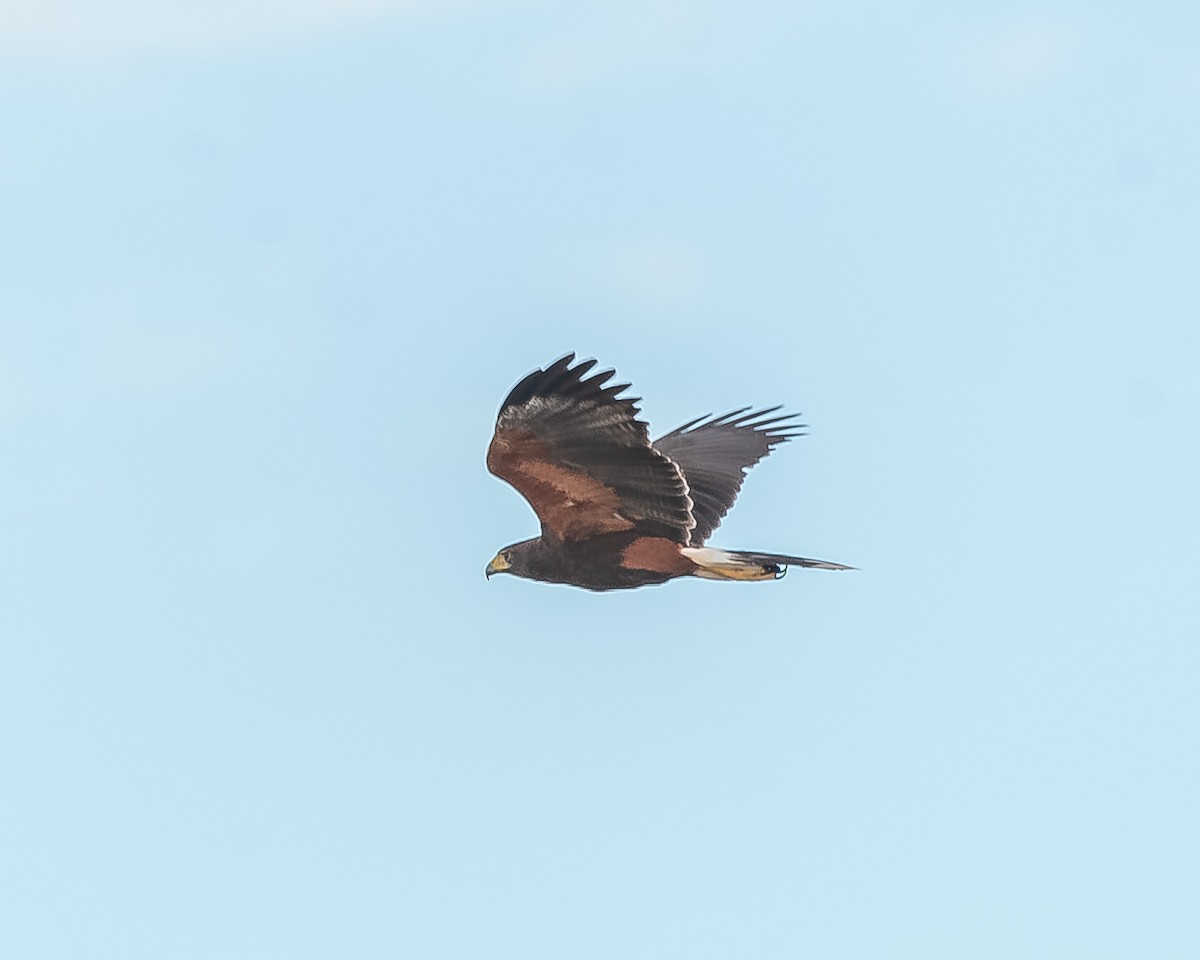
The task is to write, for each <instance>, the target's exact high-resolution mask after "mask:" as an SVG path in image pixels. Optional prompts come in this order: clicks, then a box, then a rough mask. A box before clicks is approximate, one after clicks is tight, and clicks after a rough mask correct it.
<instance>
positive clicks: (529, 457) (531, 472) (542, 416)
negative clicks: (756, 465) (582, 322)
mask: <svg viewBox="0 0 1200 960" xmlns="http://www.w3.org/2000/svg"><path fill="white" fill-rule="evenodd" d="M574 359H575V354H573V353H569V354H567V355H566V356H565V357H563V358H562V359H561V360H557V361H555V362H554V363H552V364H551V365H550V366H548V367H547V368H546V369H545V370H535V371H534V372H533V373H531V374H530V375H529V376H527V377H526V378H525V379H524V380H522V381H521V382H520V383H518V384H517V385H516V386H515V387H513V388H512V391H511V392H510V393H509V395H508V397H507V398H506V399H505V401H504V403H503V405H502V406H501V407H500V413H499V415H498V416H497V418H496V432H495V435H494V436H493V437H492V442H491V445H490V446H489V447H488V454H487V466H488V470H490V471H491V472H492V473H494V474H495V475H496V476H498V477H499V478H500V479H501V480H505V481H507V482H508V483H510V484H512V485H513V486H514V487H516V489H517V491H518V492H519V493H520V494H521V496H523V497H524V498H525V499H526V500H528V501H529V505H530V506H531V507H533V509H534V512H535V513H536V514H537V515H538V519H539V520H541V522H542V535H543V536H547V535H549V536H552V537H555V538H558V539H560V540H585V539H587V538H589V537H594V536H597V535H599V534H603V533H618V532H621V531H625V530H634V531H637V532H639V533H643V534H645V535H646V536H653V537H666V538H668V539H670V540H673V541H675V542H677V543H687V542H688V534H689V532H690V531H691V529H692V526H693V525H694V522H695V521H694V520H693V519H692V512H691V511H692V501H691V499H690V498H689V497H688V489H687V483H686V482H685V481H684V479H683V474H682V473H681V472H680V469H679V467H677V466H676V465H675V464H674V463H672V462H671V460H670V459H669V458H667V457H666V456H664V455H663V454H661V453H659V452H658V451H657V450H655V449H654V448H653V447H652V446H651V445H650V435H649V433H648V432H647V430H646V424H645V423H643V422H642V421H641V420H638V419H637V414H638V408H637V406H636V403H637V400H638V399H639V398H636V397H634V398H623V399H618V397H617V394H619V393H620V392H621V391H622V390H624V389H625V388H626V387H628V386H629V384H627V383H621V384H617V385H615V386H611V387H605V386H604V383H606V382H607V381H608V380H609V379H610V378H611V377H612V375H613V371H611V370H606V371H603V372H601V373H598V374H596V375H595V376H593V377H589V378H588V379H586V380H585V379H584V378H583V376H584V374H585V373H587V372H588V371H589V370H591V369H592V367H594V366H595V365H596V361H595V360H585V361H583V362H582V363H579V364H576V365H575V366H574V367H572V366H571V363H572V361H573V360H574Z"/></svg>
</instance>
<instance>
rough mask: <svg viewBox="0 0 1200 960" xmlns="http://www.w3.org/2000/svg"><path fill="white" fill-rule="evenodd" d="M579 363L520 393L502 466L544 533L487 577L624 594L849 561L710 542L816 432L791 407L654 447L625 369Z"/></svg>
mask: <svg viewBox="0 0 1200 960" xmlns="http://www.w3.org/2000/svg"><path fill="white" fill-rule="evenodd" d="M574 361H575V354H574V353H569V354H567V355H566V356H564V357H562V358H561V359H559V360H556V361H555V362H554V363H552V364H550V365H549V366H548V367H546V368H545V369H544V370H535V371H534V372H533V373H531V374H529V376H527V377H525V379H524V380H522V381H521V382H520V383H518V384H517V385H516V386H515V387H513V388H512V390H511V391H510V392H509V394H508V396H507V397H506V398H505V400H504V403H503V404H502V405H501V407H500V413H499V414H498V416H497V417H496V430H495V433H494V435H493V436H492V442H491V444H490V445H489V446H488V452H487V467H488V470H489V471H491V472H492V473H493V474H495V475H496V476H497V477H499V478H500V479H501V480H504V481H505V482H507V483H509V484H511V485H512V486H513V487H515V488H516V490H517V492H518V493H520V494H521V496H523V497H524V498H525V499H526V500H527V501H529V505H530V506H531V507H533V510H534V512H535V513H536V514H537V516H538V519H539V520H540V521H541V525H542V534H541V536H539V537H534V538H533V539H530V540H523V541H521V542H520V543H514V544H512V545H510V546H507V547H505V548H504V549H503V550H501V551H500V552H499V553H497V554H496V556H495V557H494V558H493V559H492V561H491V563H489V564H488V565H487V570H486V573H487V576H488V577H489V578H490V577H491V576H492V574H494V573H511V574H515V575H516V576H518V577H525V578H527V579H529V580H541V581H545V582H548V583H565V584H570V585H572V586H576V587H584V588H585V589H588V590H620V589H627V588H631V587H641V586H645V585H647V584H657V583H665V582H666V581H668V580H673V579H675V578H676V577H705V578H707V579H711V580H777V579H779V578H780V577H782V576H783V575H784V573H786V572H787V568H788V566H789V565H793V564H794V565H795V566H799V567H816V568H818V569H820V570H852V569H854V568H853V567H847V566H844V565H843V564H840V563H829V562H828V561H825V560H810V559H807V558H805V557H792V556H786V555H784V554H776V553H756V552H751V551H745V550H719V549H717V548H715V547H708V546H705V543H706V542H707V540H708V538H709V537H710V536H711V535H712V533H713V531H714V530H716V528H717V526H718V524H720V522H721V519H722V518H723V517H724V516H725V514H726V513H727V512H728V511H729V508H730V507H731V506H733V501H734V499H735V498H736V497H737V495H738V491H739V490H741V488H742V481H743V480H744V479H745V476H746V471H747V470H749V469H750V468H751V467H752V466H754V464H756V463H758V461H760V460H761V459H763V457H765V456H767V455H768V454H769V453H770V452H771V451H772V450H773V449H774V448H775V447H776V446H777V445H779V444H781V443H784V442H785V441H787V440H790V439H792V438H793V437H796V436H800V428H801V427H803V426H804V424H801V423H796V422H795V420H796V415H795V414H778V415H775V416H773V414H776V412H777V411H778V410H780V409H781V408H780V407H770V408H767V409H764V410H753V409H751V408H750V407H743V408H742V409H740V410H734V411H731V412H730V413H726V414H724V415H722V416H719V417H713V416H711V415H710V416H704V417H698V418H697V419H695V420H691V421H689V422H688V423H685V424H683V425H682V426H680V427H677V428H676V429H674V430H672V431H671V432H670V433H668V434H665V435H664V436H662V437H659V438H658V439H657V440H655V441H653V442H651V440H650V434H649V431H648V428H647V426H646V424H645V422H643V421H642V420H639V419H638V414H639V412H640V410H639V408H638V407H637V403H638V402H639V401H640V399H641V398H640V397H622V396H620V394H621V393H622V392H623V391H624V390H626V389H627V388H628V387H629V384H627V383H618V384H614V385H612V386H605V384H606V383H608V381H609V380H610V379H612V377H613V376H614V371H612V370H605V371H601V372H599V373H596V374H594V375H592V376H586V375H587V374H588V373H589V372H590V371H591V369H592V368H593V367H594V366H595V365H596V361H595V360H583V361H581V362H579V363H575V364H574V366H572V364H573V363H574Z"/></svg>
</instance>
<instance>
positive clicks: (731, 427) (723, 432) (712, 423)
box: [654, 407, 804, 546]
mask: <svg viewBox="0 0 1200 960" xmlns="http://www.w3.org/2000/svg"><path fill="white" fill-rule="evenodd" d="M750 409H751V408H750V407H742V408H741V409H740V410H732V411H730V412H729V413H726V414H723V415H721V416H719V417H697V418H696V419H695V420H691V421H689V422H688V423H685V424H683V426H680V427H676V428H675V429H674V430H672V431H671V432H670V433H668V434H665V435H664V436H661V437H659V438H658V439H657V440H655V441H654V448H655V449H656V450H658V451H659V452H660V453H663V454H665V455H666V456H668V457H670V458H671V459H672V460H674V461H675V462H676V463H677V464H679V468H680V469H681V470H682V471H683V476H684V479H686V480H687V484H688V490H689V495H690V496H691V498H692V515H693V516H694V517H695V520H696V526H695V527H694V528H693V529H692V537H691V544H692V545H693V546H698V545H700V544H703V543H704V542H705V541H707V540H708V538H709V537H710V536H712V533H713V531H714V530H716V529H717V527H718V526H719V525H720V523H721V520H722V519H723V518H724V516H725V514H727V513H728V512H729V508H730V507H732V506H733V502H734V500H736V499H737V495H738V492H739V491H740V490H741V489H742V483H743V481H744V480H745V478H746V471H747V470H749V469H750V468H751V467H752V466H754V465H755V464H756V463H758V462H759V461H760V460H762V459H763V458H764V457H765V456H767V455H768V454H769V453H770V452H771V450H772V449H774V448H775V447H776V446H777V445H778V444H781V443H784V442H786V441H788V440H791V439H792V438H793V437H798V436H801V435H802V428H803V427H804V424H802V423H796V422H795V419H796V417H797V416H798V414H781V415H779V416H775V417H771V416H769V414H772V413H774V412H775V411H776V410H779V409H781V408H780V407H769V408H767V409H765V410H757V411H753V412H747V411H750Z"/></svg>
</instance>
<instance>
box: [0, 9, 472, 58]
mask: <svg viewBox="0 0 1200 960" xmlns="http://www.w3.org/2000/svg"><path fill="white" fill-rule="evenodd" d="M477 2H486V0H258V2H255V3H244V2H239V0H206V2H195V0H110V2H107V3H97V2H94V0H12V2H8V3H4V4H0V51H3V52H8V53H10V54H16V55H20V56H24V57H28V58H31V59H40V58H57V57H72V58H75V57H84V58H89V57H90V58H99V59H103V58H108V57H112V56H120V55H124V54H128V53H139V52H185V53H186V52H204V51H207V50H225V49H237V48H239V47H243V46H255V45H260V44H264V43H279V42H288V41H291V40H296V39H303V38H304V37H307V36H312V35H316V34H319V33H320V32H321V31H322V30H324V29H331V28H336V27H338V26H341V25H345V24H354V23H358V22H369V21H371V20H384V19H388V18H391V17H395V16H400V15H404V14H409V13H412V12H414V11H418V10H439V11H441V10H446V9H450V10H453V9H455V8H456V7H461V6H467V5H470V4H474V3H477Z"/></svg>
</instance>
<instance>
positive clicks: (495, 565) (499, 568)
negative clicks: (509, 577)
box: [483, 553, 509, 580]
mask: <svg viewBox="0 0 1200 960" xmlns="http://www.w3.org/2000/svg"><path fill="white" fill-rule="evenodd" d="M508 567H509V563H508V561H507V560H505V559H504V554H502V553H498V554H496V555H495V556H494V557H492V560H491V562H490V563H489V564H488V565H487V569H486V570H484V572H483V573H484V576H486V577H487V578H488V579H489V580H491V579H492V574H493V573H504V572H505V571H507V570H508Z"/></svg>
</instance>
